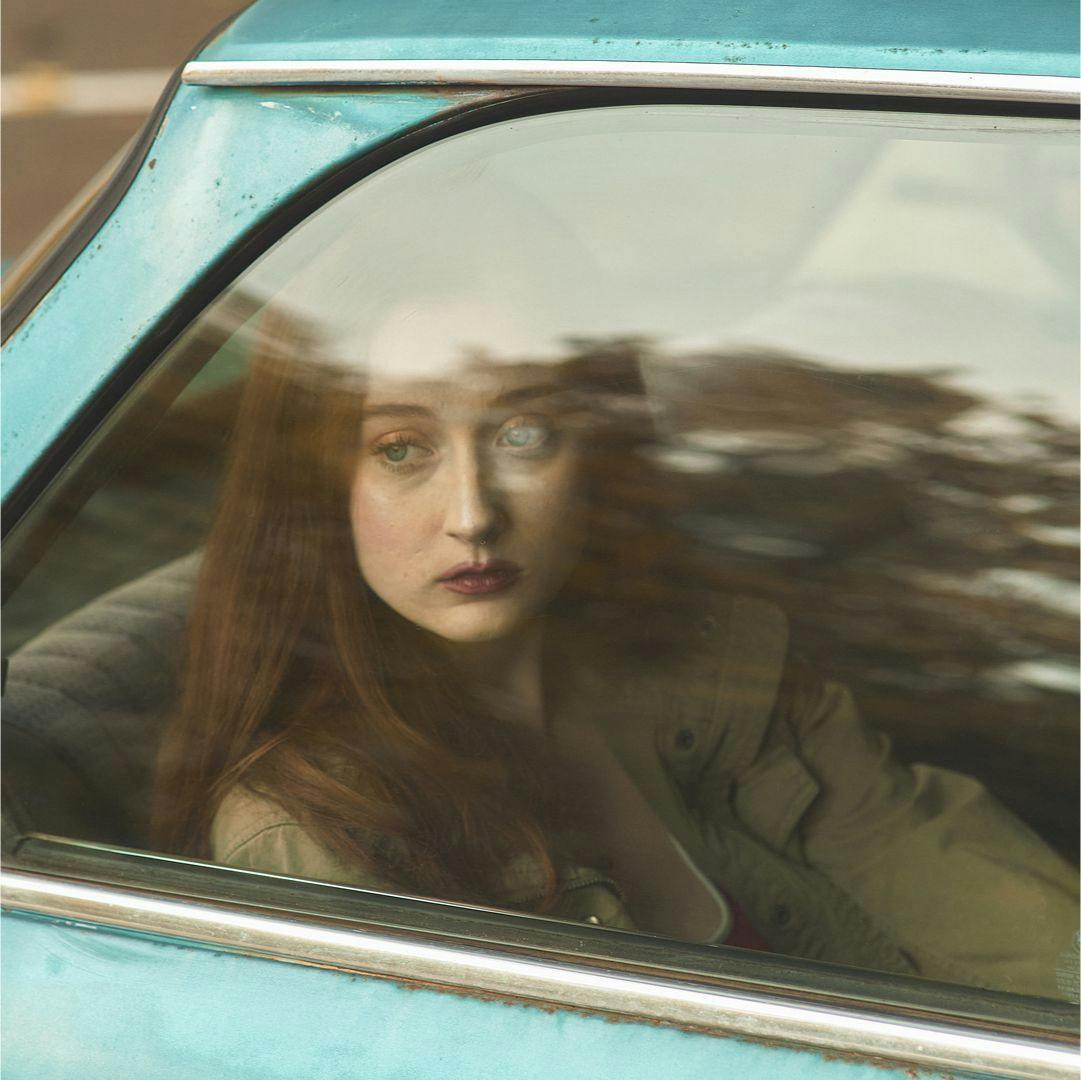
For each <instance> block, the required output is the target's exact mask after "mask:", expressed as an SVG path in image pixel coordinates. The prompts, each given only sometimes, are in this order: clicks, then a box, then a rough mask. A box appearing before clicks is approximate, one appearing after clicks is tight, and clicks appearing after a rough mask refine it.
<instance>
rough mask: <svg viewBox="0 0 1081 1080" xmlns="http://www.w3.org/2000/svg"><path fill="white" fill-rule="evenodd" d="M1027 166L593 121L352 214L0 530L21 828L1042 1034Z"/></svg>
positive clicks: (1056, 189) (1071, 925) (1069, 686)
mask: <svg viewBox="0 0 1081 1080" xmlns="http://www.w3.org/2000/svg"><path fill="white" fill-rule="evenodd" d="M1077 206H1078V201H1077V154H1076V139H1075V129H1074V128H1073V127H1072V125H1070V124H1068V123H1066V122H1060V121H1053V120H1033V119H1004V118H987V117H953V116H945V115H927V116H921V115H916V114H890V113H870V112H868V113H854V114H846V113H842V112H836V111H827V110H813V109H806V110H779V109H769V108H761V107H754V108H750V107H747V108H744V107H740V108H719V107H707V106H663V107H660V106H658V107H633V108H629V107H628V108H606V109H597V110H591V111H582V112H568V113H561V114H556V115H549V116H539V117H533V118H529V119H524V120H516V121H512V122H506V123H502V124H497V125H493V126H491V127H489V128H485V129H482V130H478V131H474V132H470V133H467V134H463V135H460V136H457V137H455V138H452V139H448V140H447V141H445V142H442V143H439V144H436V145H434V146H431V147H428V148H426V149H423V150H420V151H418V152H416V153H414V154H412V155H411V156H409V157H407V158H404V159H402V160H401V161H399V162H397V163H396V164H394V165H392V166H390V167H387V168H385V169H383V170H382V171H380V172H378V173H376V174H374V175H372V176H370V177H368V178H366V179H364V180H362V181H361V182H359V183H357V184H356V185H355V186H354V187H353V188H352V189H350V190H349V191H347V192H346V193H345V194H343V195H341V196H339V197H338V198H337V199H335V200H334V201H333V202H331V203H330V204H328V205H326V206H325V207H323V208H322V209H321V210H319V211H318V212H317V213H315V214H314V215H313V216H312V217H311V218H309V219H308V220H307V221H305V222H304V223H302V224H301V225H300V226H298V227H297V228H296V229H295V230H294V231H293V232H292V233H290V234H289V235H288V236H286V237H285V238H284V239H283V240H282V241H280V242H279V243H278V244H277V246H276V247H275V248H273V249H272V250H271V251H270V252H269V253H268V254H267V255H266V256H265V257H263V259H261V260H260V261H259V262H258V263H257V264H255V265H254V266H253V267H252V268H251V269H250V270H249V271H248V272H246V273H245V274H243V275H242V276H241V277H240V278H239V279H238V280H237V281H236V282H235V283H234V285H233V286H231V287H230V288H229V289H228V290H227V291H226V293H225V294H224V295H223V296H221V297H220V298H219V299H218V300H217V301H216V302H215V303H214V304H213V305H212V306H211V307H210V308H209V309H208V310H207V311H206V313H205V314H204V315H203V316H202V317H201V318H200V319H199V320H198V321H197V322H196V324H195V325H193V326H192V327H191V328H190V330H189V331H188V332H187V333H186V334H185V335H184V337H183V338H182V339H181V340H180V341H179V342H178V343H177V345H176V346H175V347H174V348H173V349H172V350H170V352H169V354H168V355H166V356H165V357H163V358H162V360H161V362H160V363H159V365H158V367H157V369H156V370H155V372H154V373H152V375H151V376H150V377H149V378H148V379H147V380H146V381H145V383H144V385H142V386H140V387H139V388H138V390H137V391H136V392H135V393H134V394H133V395H132V397H131V400H130V401H129V402H127V403H126V404H125V405H124V407H123V408H122V409H121V410H118V412H117V414H116V416H115V417H114V418H112V419H111V421H110V423H109V424H108V425H107V426H106V428H105V430H104V431H103V433H102V434H101V435H100V436H99V437H98V438H97V439H96V440H95V442H94V444H93V446H91V447H90V448H88V449H87V451H86V452H84V453H83V454H82V455H81V457H80V459H79V461H77V462H76V463H74V464H73V466H72V467H71V468H70V469H69V470H68V472H67V473H66V474H65V476H64V477H62V478H61V480H60V482H58V484H57V485H56V486H55V489H54V490H53V491H52V492H50V494H49V496H48V497H47V498H46V499H45V500H43V502H42V504H41V506H40V507H39V508H38V509H37V510H35V512H34V513H33V515H32V516H30V517H29V518H28V519H27V520H26V522H24V523H23V525H22V526H21V527H20V529H19V531H18V533H17V535H16V536H15V538H14V540H13V543H12V545H11V552H10V555H9V559H10V565H11V567H12V568H13V569H12V570H11V571H9V573H11V574H12V575H13V577H14V578H15V579H17V580H16V588H15V589H14V590H13V592H12V595H11V596H10V598H9V600H8V602H7V604H6V606H5V609H4V619H5V633H6V635H7V639H6V640H7V651H8V652H9V654H11V657H12V658H11V663H10V669H9V675H8V682H7V690H6V693H5V706H6V735H5V738H6V751H5V773H6V796H5V798H6V800H7V803H6V810H7V812H8V813H9V814H10V816H11V817H12V819H13V820H14V822H15V824H16V827H17V828H20V829H22V830H24V831H37V832H45V833H52V834H58V835H66V836H74V837H81V838H84V839H89V840H93V841H100V842H107V843H112V844H121V845H126V846H131V847H138V848H145V849H149V850H155V851H164V852H169V853H172V854H181V855H187V856H191V857H195V858H199V859H209V860H212V861H216V862H220V863H223V864H226V865H231V866H238V867H247V868H254V869H259V870H265V871H268V872H271V873H280V874H285V875H290V876H292V877H299V878H310V879H313V880H317V881H332V882H339V883H345V884H352V885H356V886H360V887H366V888H376V889H381V890H385V891H390V892H398V893H405V894H410V895H421V896H433V897H439V898H442V899H450V900H455V901H465V902H469V903H480V904H485V905H490V906H495V907H499V908H505V909H509V910H518V911H529V912H537V913H541V914H546V915H550V916H552V917H554V918H558V919H566V920H571V921H579V922H581V921H585V922H589V923H593V924H598V925H603V926H610V927H614V928H621V929H627V930H634V931H640V932H644V933H652V934H660V935H662V936H665V937H668V938H671V939H674V940H680V941H690V942H698V943H706V944H711V945H728V946H734V947H739V948H747V949H758V950H764V951H767V952H773V953H778V954H784V955H796V956H803V957H809V958H812V959H821V960H827V961H831V962H834V963H839V964H847V965H851V966H855V967H861V968H865V969H872V970H878V971H884V972H890V973H896V974H898V975H910V976H922V977H926V978H930V979H935V980H939V981H942V982H947V983H955V984H958V985H968V986H978V987H987V988H991V989H996V990H1003V991H1010V992H1014V993H1018V994H1026V995H1037V996H1043V997H1053V998H1070V997H1072V996H1074V995H1075V994H1076V978H1077V954H1076V938H1075V928H1076V923H1077V906H1076V905H1077V895H1076V892H1077V890H1076V870H1075V869H1074V867H1075V864H1076V838H1077V806H1078V797H1077V775H1076V773H1077V770H1076V753H1075V751H1076V739H1077V713H1078V675H1077V613H1078V612H1077V606H1078V587H1077V577H1078V573H1077V554H1078V530H1077V441H1078V435H1077V431H1078V416H1077V411H1078V406H1077V402H1078V386H1077V383H1078V367H1077V353H1078V340H1077V337H1078V320H1077V311H1076V298H1077V292H1078V282H1077V271H1078V257H1077V256H1078V250H1077V248H1078V221H1077Z"/></svg>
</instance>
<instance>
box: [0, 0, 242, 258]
mask: <svg viewBox="0 0 1081 1080" xmlns="http://www.w3.org/2000/svg"><path fill="white" fill-rule="evenodd" d="M242 6H243V0H187V2H186V3H183V4H178V3H175V2H173V0H95V2H94V3H85V2H80V0H7V2H6V3H5V4H4V5H3V8H2V13H0V30H2V48H0V64H2V79H3V83H2V87H0V141H2V148H3V149H2V161H0V165H2V170H3V183H2V185H0V193H2V207H0V212H2V215H3V231H2V233H0V246H2V252H0V258H2V259H3V264H4V266H8V265H10V263H11V261H12V260H13V259H15V258H17V257H18V255H19V254H20V253H21V252H22V251H24V250H25V249H26V247H27V245H28V244H30V242H31V241H32V240H33V239H34V238H35V237H36V236H37V235H38V233H40V232H41V231H42V230H43V229H44V228H45V226H46V225H48V224H49V222H50V221H51V220H52V219H53V217H55V216H56V215H57V214H58V213H59V212H60V211H61V210H63V209H64V207H65V206H66V205H67V203H68V202H69V201H70V200H71V199H72V198H74V196H75V195H76V194H78V192H79V191H80V190H81V189H82V187H83V186H84V185H85V184H86V183H87V182H88V181H89V180H91V178H93V177H94V176H95V175H96V174H97V173H98V172H99V171H100V170H101V169H102V168H103V167H104V166H105V165H106V164H107V163H108V162H109V161H110V160H111V159H112V158H113V157H114V156H115V155H116V154H117V153H118V152H119V151H120V150H121V149H122V148H123V147H124V146H125V144H126V143H127V142H128V140H129V139H130V138H131V137H132V136H133V135H135V134H136V132H138V130H139V128H140V127H141V126H142V124H143V122H144V121H145V119H146V117H147V115H148V114H149V112H150V111H151V109H152V108H153V106H154V102H155V101H156V100H157V97H158V94H159V93H160V92H161V90H162V88H163V87H164V86H165V83H166V82H167V81H168V79H169V76H170V75H171V74H172V71H173V69H174V68H175V67H176V66H177V65H178V64H180V63H181V62H182V61H183V60H184V58H185V57H186V56H187V54H188V53H189V52H190V51H191V49H192V48H193V47H194V46H195V45H196V44H197V43H198V42H199V41H200V39H202V38H203V36H204V35H206V34H207V33H208V32H210V31H211V30H212V29H213V28H214V27H215V26H216V25H217V24H218V23H220V22H221V21H222V20H223V19H225V18H227V17H228V16H229V15H231V14H232V13H233V12H234V11H236V10H238V9H239V8H240V7H242Z"/></svg>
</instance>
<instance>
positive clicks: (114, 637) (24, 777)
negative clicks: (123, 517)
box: [0, 554, 199, 847]
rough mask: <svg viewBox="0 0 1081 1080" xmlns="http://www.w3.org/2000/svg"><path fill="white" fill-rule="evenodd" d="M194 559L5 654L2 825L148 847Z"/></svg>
mask: <svg viewBox="0 0 1081 1080" xmlns="http://www.w3.org/2000/svg"><path fill="white" fill-rule="evenodd" d="M198 565H199V557H198V555H197V554H196V555H189V556H185V557H184V558H182V559H178V560H176V561H175V562H172V563H169V564H167V565H166V566H164V567H161V568H159V569H157V570H155V571H153V572H151V573H149V574H147V575H145V576H144V577H142V578H139V579H138V580H136V581H134V582H130V583H129V584H127V585H123V586H121V587H120V588H118V589H114V590H113V591H112V592H109V593H106V594H105V595H103V596H101V597H99V598H98V599H97V600H94V601H92V602H91V603H89V604H87V605H86V606H85V607H83V608H81V609H80V610H78V611H76V612H74V613H73V614H71V615H68V616H67V617H66V618H64V619H62V620H60V621H59V622H57V623H54V624H53V625H52V626H51V627H49V628H48V629H47V630H45V631H44V632H43V633H41V634H39V635H38V636H37V637H36V638H34V639H33V640H32V641H29V642H27V644H25V645H24V646H23V647H22V648H21V649H19V650H18V652H16V653H15V654H14V655H13V656H12V658H11V662H10V665H9V669H8V677H7V683H6V686H5V688H4V695H3V724H2V727H0V731H2V735H3V755H2V763H3V779H4V783H3V810H4V818H5V827H6V830H5V831H8V830H13V831H14V833H15V834H16V835H22V834H25V833H28V832H39V833H50V834H53V835H57V836H65V837H70V838H74V839H83V840H94V841H98V842H101V843H113V844H118V845H122V846H126V847H145V846H146V844H147V824H148V821H149V812H150V798H151V787H152V783H153V775H154V764H155V758H156V755H157V749H158V743H159V740H160V737H161V734H162V730H163V728H164V725H165V721H166V719H167V717H168V715H169V712H170V710H171V708H172V707H173V704H174V701H175V696H176V690H177V681H178V671H179V665H180V659H181V651H182V649H183V638H184V628H185V624H186V620H187V610H188V604H189V601H190V597H191V593H192V587H193V585H194V581H195V574H196V571H197V570H198ZM10 839H11V837H10V835H9V836H8V837H7V838H6V842H9V841H10Z"/></svg>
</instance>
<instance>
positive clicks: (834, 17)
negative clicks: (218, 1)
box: [200, 0, 1078, 75]
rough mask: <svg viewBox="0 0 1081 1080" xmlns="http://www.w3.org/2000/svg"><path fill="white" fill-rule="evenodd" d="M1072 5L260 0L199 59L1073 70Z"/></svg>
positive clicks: (1052, 0)
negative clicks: (645, 62)
mask: <svg viewBox="0 0 1081 1080" xmlns="http://www.w3.org/2000/svg"><path fill="white" fill-rule="evenodd" d="M1077 34H1078V31H1077V5H1076V4H1070V3H1066V2H1063V0H1026V2H1025V3H1024V4H1023V5H1020V6H1018V5H1015V4H993V3H988V2H987V0H950V2H949V3H943V2H942V0H906V2H905V3H903V4H889V3H883V2H882V0H815V3H793V2H792V0H735V2H733V3H703V2H702V0H665V2H664V3H657V2H656V0H592V2H590V0H583V2H576V3H569V2H560V0H547V2H543V3H531V4H508V3H506V0H468V2H466V0H461V2H457V3H455V2H453V0H450V2H443V3H439V4H433V3H431V0H397V2H396V3H394V4H387V3H385V2H384V0H353V2H351V3H350V4H348V5H343V4H340V3H335V2H334V0H311V2H308V3H304V4H296V3H295V2H293V0H261V2H260V3H258V4H256V5H254V7H252V8H250V9H248V10H247V11H246V12H245V13H244V14H243V15H241V16H240V18H239V19H237V21H236V22H235V23H233V24H232V26H230V27H229V28H228V29H227V30H226V31H225V32H224V33H223V34H222V35H221V36H220V38H219V39H218V40H217V41H215V42H214V43H213V44H212V45H211V46H210V47H208V48H207V49H206V50H205V52H204V53H203V55H202V56H201V57H200V59H202V60H219V61H220V60H356V59H358V58H366V59H373V60H395V59H398V60H439V59H460V60H469V59H478V60H650V61H662V62H663V61H693V62H698V63H713V64H716V63H728V64H733V63H735V64H739V63H743V64H808V65H812V66H828V67H870V68H893V69H921V68H923V69H932V70H938V71H982V72H999V73H1008V74H1018V75H1020V74H1041V75H1072V74H1076V73H1077V70H1078V58H1077V48H1076V43H1077Z"/></svg>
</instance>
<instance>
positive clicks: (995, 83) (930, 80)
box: [182, 60, 1081, 105]
mask: <svg viewBox="0 0 1081 1080" xmlns="http://www.w3.org/2000/svg"><path fill="white" fill-rule="evenodd" d="M182 78H183V81H184V82H185V83H188V84H191V85H196V86H233V87H241V86H246V87H255V86H263V87H266V86H326V85H338V86H498V87H515V86H545V87H560V88H567V87H594V88H595V87H602V88H610V89H611V88H617V87H623V88H627V87H636V88H648V89H663V90H785V91H800V92H803V93H817V94H836V93H844V94H875V95H889V96H894V97H935V98H957V99H963V100H968V101H1010V102H1028V103H1033V104H1041V105H1070V104H1076V103H1077V102H1078V100H1079V93H1081V90H1079V87H1081V79H1076V78H1072V77H1069V76H1061V75H998V74H990V73H984V72H965V71H904V70H897V69H887V68H839V67H792V66H784V65H772V64H704V63H642V62H624V61H613V60H230V61H213V60H193V61H191V62H190V63H188V64H187V65H186V66H185V67H184V72H183V76H182Z"/></svg>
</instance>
